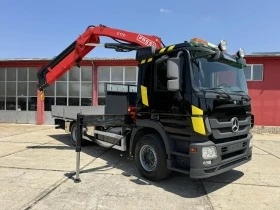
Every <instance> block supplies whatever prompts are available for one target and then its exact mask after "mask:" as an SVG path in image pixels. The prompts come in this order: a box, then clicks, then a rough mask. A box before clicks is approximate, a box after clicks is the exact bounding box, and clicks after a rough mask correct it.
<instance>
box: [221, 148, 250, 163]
mask: <svg viewBox="0 0 280 210" xmlns="http://www.w3.org/2000/svg"><path fill="white" fill-rule="evenodd" d="M245 151H246V149H242V150H239V151H236V152H232V153H228V154H225V155H222V160H226V159H228V158H231V157H234V156H237V155H241V154H244V153H245Z"/></svg>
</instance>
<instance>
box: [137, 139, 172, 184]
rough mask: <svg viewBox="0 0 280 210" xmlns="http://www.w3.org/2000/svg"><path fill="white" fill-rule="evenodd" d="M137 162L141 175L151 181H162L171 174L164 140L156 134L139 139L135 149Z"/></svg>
mask: <svg viewBox="0 0 280 210" xmlns="http://www.w3.org/2000/svg"><path fill="white" fill-rule="evenodd" d="M135 162H136V165H137V167H138V169H139V171H140V173H141V174H142V175H143V176H144V177H145V178H147V179H149V180H151V181H160V180H162V179H165V178H167V177H168V176H169V175H170V173H171V171H170V170H169V169H167V163H166V152H165V149H164V146H163V145H162V140H161V138H160V137H159V136H158V135H155V134H146V135H144V136H142V137H141V138H140V139H139V141H138V142H137V144H136V147H135Z"/></svg>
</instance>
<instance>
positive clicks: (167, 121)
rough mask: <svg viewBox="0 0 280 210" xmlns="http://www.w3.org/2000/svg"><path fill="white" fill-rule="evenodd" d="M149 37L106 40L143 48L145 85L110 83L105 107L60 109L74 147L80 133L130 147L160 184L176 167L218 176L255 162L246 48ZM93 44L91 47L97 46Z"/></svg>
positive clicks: (59, 119) (59, 120) (139, 55)
mask: <svg viewBox="0 0 280 210" xmlns="http://www.w3.org/2000/svg"><path fill="white" fill-rule="evenodd" d="M101 27H104V26H101ZM113 30H115V29H111V31H113ZM122 33H123V34H128V33H131V32H123V31H122ZM93 34H94V33H93ZM132 34H133V33H132ZM103 35H104V34H103ZM143 36H144V35H142V37H141V40H138V41H139V42H136V41H135V42H133V41H131V40H130V44H127V43H120V42H118V43H116V44H105V47H106V48H114V49H115V50H117V51H130V50H136V60H137V61H139V65H138V68H139V74H138V84H137V86H133V85H125V84H106V87H105V89H106V105H105V107H102V106H98V107H91V108H87V110H85V109H83V107H63V106H53V107H52V115H53V117H54V118H55V124H56V125H57V127H59V128H63V129H65V130H66V131H67V132H70V133H71V140H72V142H73V144H76V142H77V132H78V133H82V135H83V138H84V139H83V140H82V143H84V142H85V141H86V140H85V139H88V140H92V141H95V142H98V143H99V144H101V145H104V146H111V147H113V148H115V149H119V150H122V151H128V152H129V154H130V155H131V156H132V157H133V158H134V159H135V163H136V165H137V167H138V168H139V170H140V172H141V174H142V175H143V176H144V177H146V178H147V179H150V180H154V181H156V180H161V179H164V178H167V177H168V176H169V174H170V173H171V172H172V171H178V172H182V173H185V174H189V176H190V177H191V178H205V177H210V176H214V175H217V174H219V173H223V172H225V171H228V170H231V169H232V168H235V167H237V166H239V165H242V164H244V163H246V162H248V161H250V160H251V158H252V135H251V133H250V129H251V128H252V127H253V126H254V115H253V114H252V113H251V99H250V97H249V95H248V90H247V85H246V80H245V75H244V71H243V67H245V66H246V62H245V59H244V51H243V49H242V48H241V49H240V50H238V52H237V53H236V54H234V55H230V54H228V53H227V51H226V42H225V41H224V40H222V41H221V43H220V44H218V45H214V44H211V43H209V42H206V41H204V40H201V39H198V38H194V39H192V40H190V41H185V42H183V43H179V44H175V45H170V46H167V47H165V46H160V47H158V45H156V44H157V43H156V44H153V40H152V39H151V37H148V38H146V39H147V40H149V38H150V39H151V40H150V42H149V41H147V40H146V39H144V38H143ZM110 37H111V35H110ZM144 37H145V36H144ZM133 38H134V37H133ZM137 39H140V38H138V37H137ZM121 40H124V38H122V39H121ZM143 40H144V42H145V45H144V44H139V43H143ZM157 40H158V38H157ZM95 41H96V40H95ZM90 42H93V41H92V40H90V41H89V40H87V43H89V44H87V46H91V47H92V46H96V44H95V43H93V44H92V43H90ZM77 43H79V42H78V41H77ZM154 43H155V42H154ZM77 45H78V44H77ZM71 46H72V48H73V44H72V45H71ZM71 46H70V47H71ZM74 46H75V43H74ZM69 49H70V48H69V47H68V50H65V51H64V52H63V53H62V54H60V55H59V56H58V57H57V58H55V59H56V60H54V61H52V63H51V64H49V65H48V66H46V67H44V68H42V69H41V71H40V72H39V73H38V78H39V85H38V87H39V89H40V90H43V89H44V88H45V87H47V86H48V85H50V84H49V83H48V78H46V75H48V73H49V72H55V71H54V69H50V66H51V67H54V66H56V65H59V64H60V62H64V60H63V59H68V58H67V56H68V55H69V53H72V52H73V50H71V49H70V50H69ZM73 49H74V50H76V48H73ZM83 55H84V54H83ZM77 60H79V59H77ZM54 64H55V65H54ZM71 65H73V63H72V64H71ZM71 65H69V66H71ZM60 75H61V73H60ZM50 83H51V82H50Z"/></svg>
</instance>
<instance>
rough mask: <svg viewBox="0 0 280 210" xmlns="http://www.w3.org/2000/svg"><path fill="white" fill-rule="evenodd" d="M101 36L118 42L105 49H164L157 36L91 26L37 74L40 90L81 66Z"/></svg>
mask: <svg viewBox="0 0 280 210" xmlns="http://www.w3.org/2000/svg"><path fill="white" fill-rule="evenodd" d="M100 36H105V37H109V38H112V39H114V40H115V41H117V42H118V43H112V44H105V45H104V47H105V48H113V49H115V50H116V51H123V52H124V51H131V50H136V49H137V48H139V47H142V46H154V47H155V48H156V49H160V48H162V47H163V44H162V41H161V39H160V38H159V37H157V36H152V35H146V34H140V33H135V32H129V31H125V30H120V29H115V28H110V27H106V26H104V25H99V26H89V27H88V28H87V29H86V30H85V32H84V33H83V34H81V35H80V36H79V37H78V38H77V39H76V40H75V41H74V42H73V43H72V44H70V45H69V46H68V47H67V48H66V49H65V50H63V51H62V52H61V53H60V54H59V55H58V56H56V57H55V58H54V59H53V60H51V61H50V62H49V63H48V64H47V65H46V66H44V67H42V68H41V69H40V70H39V72H38V74H37V77H38V80H39V81H38V89H39V90H41V91H42V90H43V89H44V88H46V87H48V86H49V85H51V84H53V83H54V82H55V81H56V80H57V79H58V78H60V77H61V76H62V75H63V74H64V73H65V72H67V71H68V70H70V68H71V67H72V66H75V65H79V62H80V61H81V60H82V59H83V57H84V56H86V55H87V54H88V53H89V52H90V51H91V50H93V49H94V48H95V47H96V45H97V44H99V43H100ZM119 41H125V42H126V43H120V42H119Z"/></svg>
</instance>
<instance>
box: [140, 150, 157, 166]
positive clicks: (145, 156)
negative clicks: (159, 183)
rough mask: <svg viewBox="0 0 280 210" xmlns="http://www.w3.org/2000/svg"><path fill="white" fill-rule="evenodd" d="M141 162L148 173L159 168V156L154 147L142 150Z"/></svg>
mask: <svg viewBox="0 0 280 210" xmlns="http://www.w3.org/2000/svg"><path fill="white" fill-rule="evenodd" d="M140 162H141V165H142V166H143V168H144V169H145V170H146V171H153V170H154V169H155V168H156V166H157V155H156V152H155V150H154V148H153V147H151V146H149V145H144V146H143V147H142V148H141V149H140Z"/></svg>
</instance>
